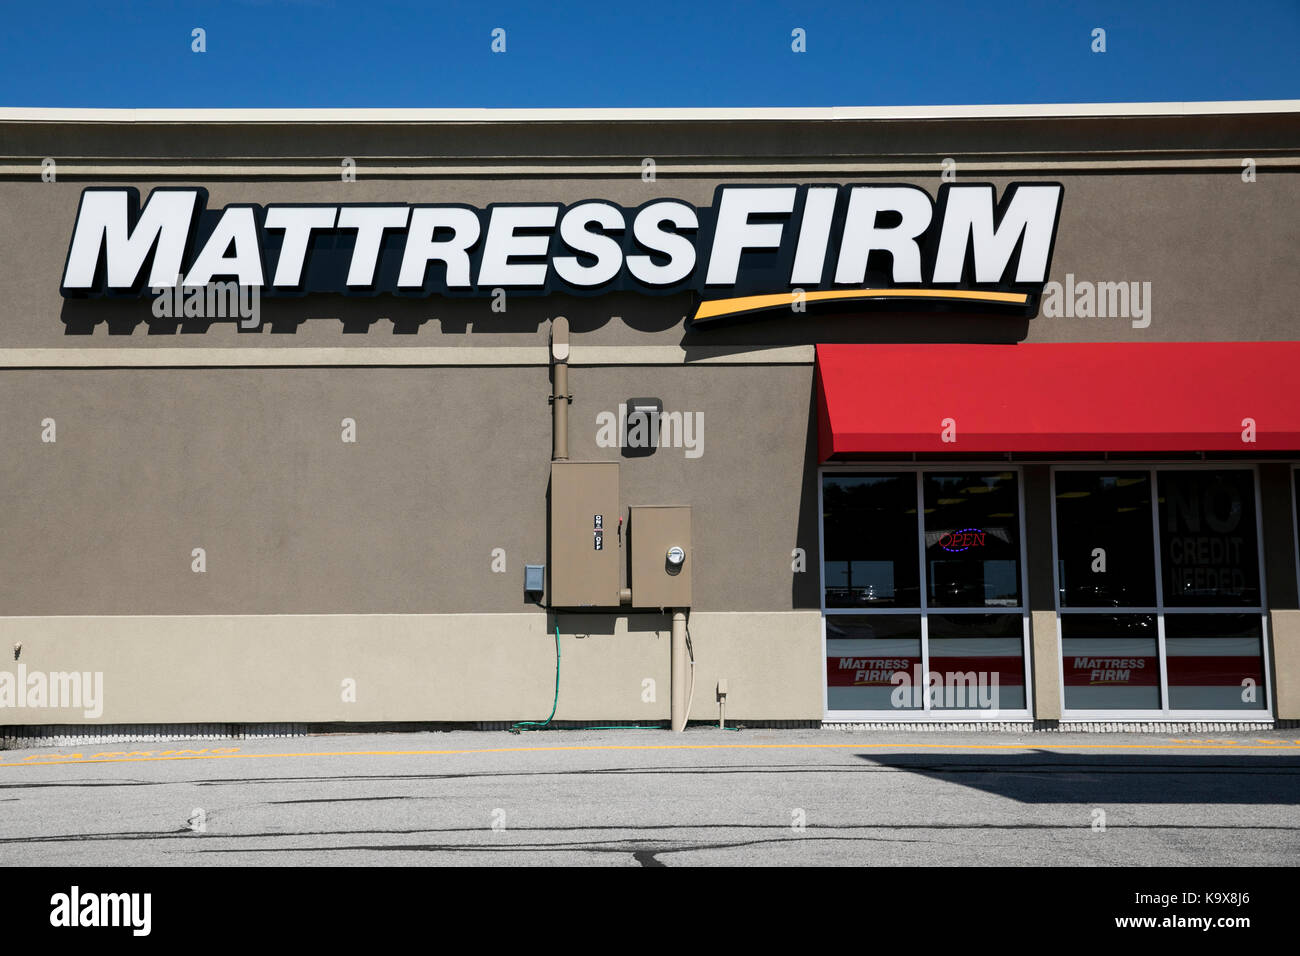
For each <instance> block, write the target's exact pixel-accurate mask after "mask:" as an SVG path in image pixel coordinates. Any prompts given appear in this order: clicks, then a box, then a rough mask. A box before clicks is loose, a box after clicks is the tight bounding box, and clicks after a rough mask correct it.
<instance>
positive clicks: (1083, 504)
mask: <svg viewBox="0 0 1300 956" xmlns="http://www.w3.org/2000/svg"><path fill="white" fill-rule="evenodd" d="M1053 483H1054V488H1055V520H1056V554H1055V560H1056V583H1057V600H1058V609H1059V612H1060V626H1061V654H1062V668H1061V673H1062V679H1063V685H1064V686H1063V687H1062V693H1063V703H1064V709H1065V712H1066V714H1067V715H1068V714H1069V713H1070V712H1074V713H1088V712H1093V711H1103V712H1104V711H1159V712H1167V713H1174V712H1182V713H1195V712H1202V713H1217V712H1223V711H1238V710H1264V709H1266V708H1267V706H1268V704H1267V700H1266V696H1267V685H1266V681H1265V661H1264V631H1263V628H1264V624H1263V608H1262V606H1261V598H1260V562H1259V537H1258V530H1257V528H1258V524H1257V520H1258V519H1257V515H1256V509H1255V474H1254V471H1253V470H1252V469H1248V468H1219V469H1214V468H1187V469H1173V468H1164V469H1159V470H1146V471H1141V470H1129V471H1122V470H1116V471H1106V470H1085V469H1079V470H1071V469H1058V470H1056V471H1055V472H1054V474H1053ZM1153 488H1154V489H1155V497H1154V499H1153V497H1152V489H1153ZM1108 608H1125V609H1129V610H1131V611H1132V612H1133V613H1127V614H1109V613H1097V612H1098V611H1103V610H1104V609H1108ZM1242 609H1249V610H1248V611H1246V612H1245V613H1243V611H1242Z"/></svg>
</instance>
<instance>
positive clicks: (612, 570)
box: [547, 461, 620, 608]
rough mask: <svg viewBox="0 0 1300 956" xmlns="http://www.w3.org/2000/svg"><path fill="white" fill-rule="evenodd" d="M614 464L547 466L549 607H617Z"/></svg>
mask: <svg viewBox="0 0 1300 956" xmlns="http://www.w3.org/2000/svg"><path fill="white" fill-rule="evenodd" d="M618 519H619V510H618V462H613V461H553V462H551V554H550V566H551V567H550V574H551V582H550V583H551V592H550V595H549V598H548V602H547V603H549V604H550V605H551V607H604V608H616V607H618V591H619V560H620V557H619V555H620V548H619V526H618Z"/></svg>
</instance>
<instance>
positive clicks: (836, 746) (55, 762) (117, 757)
mask: <svg viewBox="0 0 1300 956" xmlns="http://www.w3.org/2000/svg"><path fill="white" fill-rule="evenodd" d="M1227 748H1231V749H1233V750H1300V740H1295V741H1280V742H1278V743H1239V742H1237V741H1224V742H1222V743H1207V742H1202V741H1197V742H1194V743H1193V742H1181V741H1170V742H1168V743H1158V744H1157V743H1136V744H1038V743H1028V744H1026V743H1014V744H1012V743H1007V744H952V743H907V744H898V743H885V742H880V743H872V742H868V741H858V742H854V743H828V744H809V743H788V744H571V745H564V746H542V747H483V748H477V749H472V750H322V751H317V752H310V751H309V752H305V753H239V752H233V753H232V752H231V751H238V749H239V748H237V747H228V748H216V749H217V750H219V751H221V752H212V753H187V754H180V753H175V752H169V751H164V752H162V753H160V754H158V755H156V756H155V755H152V754H151V753H150V752H149V751H106V752H103V753H99V754H93V755H91V756H89V757H83V756H82V755H80V754H69V755H67V756H60V755H58V754H33V755H31V756H29V757H24V758H21V759H17V760H5V759H3V758H0V767H49V766H60V765H67V764H87V763H161V762H164V761H171V760H251V759H256V760H273V759H277V758H280V759H286V760H287V759H294V758H313V757H451V756H473V755H475V754H508V753H547V752H559V751H634V750H869V749H876V750H881V749H885V750H904V751H906V750H1025V751H1044V750H1045V751H1048V752H1054V751H1064V750H1175V751H1183V752H1198V751H1211V750H1214V751H1221V750H1224V749H1227Z"/></svg>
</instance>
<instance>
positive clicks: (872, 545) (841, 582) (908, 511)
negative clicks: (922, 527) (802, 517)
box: [822, 473, 920, 608]
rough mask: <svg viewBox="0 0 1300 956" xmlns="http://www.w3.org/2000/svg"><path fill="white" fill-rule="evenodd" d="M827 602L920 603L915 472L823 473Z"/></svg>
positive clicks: (830, 604)
mask: <svg viewBox="0 0 1300 956" xmlns="http://www.w3.org/2000/svg"><path fill="white" fill-rule="evenodd" d="M822 504H823V510H824V511H825V513H826V515H827V516H829V517H830V518H831V519H832V520H828V521H826V522H825V524H824V526H823V535H824V547H825V577H824V579H823V586H824V588H825V594H826V606H827V607H845V608H848V607H920V587H919V586H918V584H917V577H918V575H919V574H920V570H919V568H918V565H917V559H916V547H917V544H916V476H915V475H914V474H912V473H905V474H893V475H843V476H829V475H828V476H827V477H826V479H825V481H824V482H823V483H822Z"/></svg>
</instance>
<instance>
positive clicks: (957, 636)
mask: <svg viewBox="0 0 1300 956" xmlns="http://www.w3.org/2000/svg"><path fill="white" fill-rule="evenodd" d="M1018 477H1019V476H1018V473H1017V472H1015V471H981V470H974V469H972V470H962V471H942V470H932V471H906V472H900V471H887V472H880V473H847V472H838V473H835V472H832V473H828V474H826V475H824V476H823V480H822V543H823V556H822V557H823V561H822V567H823V588H824V590H823V594H824V599H825V603H824V607H825V613H826V674H827V677H826V683H827V695H826V696H827V709H828V710H830V711H841V712H844V711H850V712H874V713H882V712H883V713H892V712H898V711H910V712H930V711H937V710H944V711H982V712H985V713H989V714H996V713H998V712H1001V711H1008V710H1010V711H1024V710H1026V709H1027V707H1028V693H1027V687H1026V681H1025V657H1026V651H1025V644H1026V640H1027V630H1026V618H1025V612H1024V607H1023V589H1022V584H1021V573H1022V568H1021V555H1020V548H1021V535H1020V499H1019V496H1020V491H1019V484H1018ZM918 502H920V503H921V505H922V507H920V508H918ZM903 609H916V611H914V612H912V613H907V612H906V611H904V610H903ZM940 609H942V610H940ZM994 609H996V611H994ZM917 612H919V613H917ZM927 667H928V670H927Z"/></svg>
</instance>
